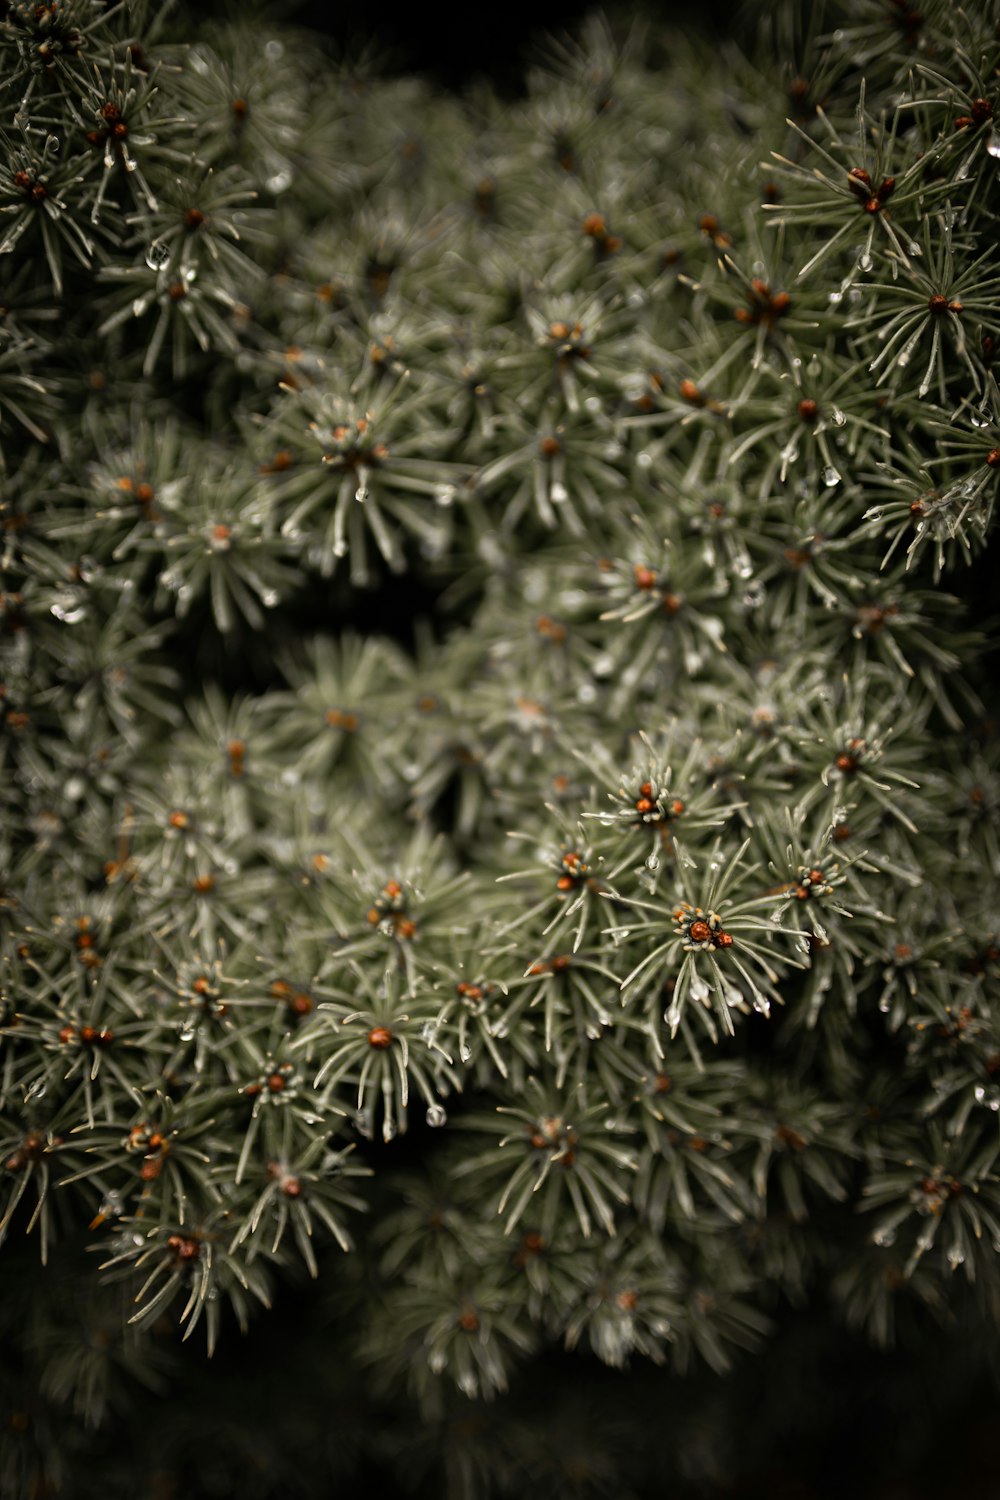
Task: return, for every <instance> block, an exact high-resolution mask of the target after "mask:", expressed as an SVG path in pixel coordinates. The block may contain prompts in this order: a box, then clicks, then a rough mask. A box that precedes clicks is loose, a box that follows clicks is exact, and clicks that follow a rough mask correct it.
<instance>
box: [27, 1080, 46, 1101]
mask: <svg viewBox="0 0 1000 1500" xmlns="http://www.w3.org/2000/svg"><path fill="white" fill-rule="evenodd" d="M47 1088H48V1083H47V1081H46V1080H45V1079H44V1078H36V1079H35V1081H34V1083H29V1085H28V1087H27V1088H26V1089H25V1091H24V1097H25V1099H41V1098H42V1097H43V1095H44V1093H45V1090H46V1089H47Z"/></svg>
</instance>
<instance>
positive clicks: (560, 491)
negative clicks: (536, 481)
mask: <svg viewBox="0 0 1000 1500" xmlns="http://www.w3.org/2000/svg"><path fill="white" fill-rule="evenodd" d="M549 499H550V500H551V501H552V503H553V505H561V504H562V503H563V501H564V500H568V499H569V490H568V489H567V488H566V486H565V485H564V484H560V483H559V480H558V479H557V480H556V481H555V483H554V484H551V485H550V486H549Z"/></svg>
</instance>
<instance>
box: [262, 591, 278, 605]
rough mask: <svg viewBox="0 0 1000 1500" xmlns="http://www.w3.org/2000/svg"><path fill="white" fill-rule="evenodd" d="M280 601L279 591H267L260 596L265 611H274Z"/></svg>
mask: <svg viewBox="0 0 1000 1500" xmlns="http://www.w3.org/2000/svg"><path fill="white" fill-rule="evenodd" d="M280 600H281V595H280V594H279V593H278V591H277V589H265V590H264V592H263V593H262V594H261V596H260V602H261V604H263V606H264V608H265V609H273V608H274V606H275V605H276V604H278V603H279V602H280Z"/></svg>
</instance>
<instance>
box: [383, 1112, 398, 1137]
mask: <svg viewBox="0 0 1000 1500" xmlns="http://www.w3.org/2000/svg"><path fill="white" fill-rule="evenodd" d="M395 1137H396V1122H395V1120H394V1119H393V1117H392V1115H390V1114H387V1115H386V1117H385V1119H384V1120H383V1121H382V1139H383V1140H384V1141H385V1142H386V1143H388V1142H389V1141H391V1140H394V1139H395Z"/></svg>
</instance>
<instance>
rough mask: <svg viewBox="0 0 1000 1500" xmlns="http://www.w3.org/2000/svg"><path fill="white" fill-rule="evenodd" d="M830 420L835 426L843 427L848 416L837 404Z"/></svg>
mask: <svg viewBox="0 0 1000 1500" xmlns="http://www.w3.org/2000/svg"><path fill="white" fill-rule="evenodd" d="M830 421H831V422H832V423H833V425H834V427H843V425H844V423H845V422H846V421H847V418H846V417H845V416H844V413H843V412H842V411H841V410H840V407H839V406H835V407H834V408H833V411H832V412H831V413H830Z"/></svg>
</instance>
